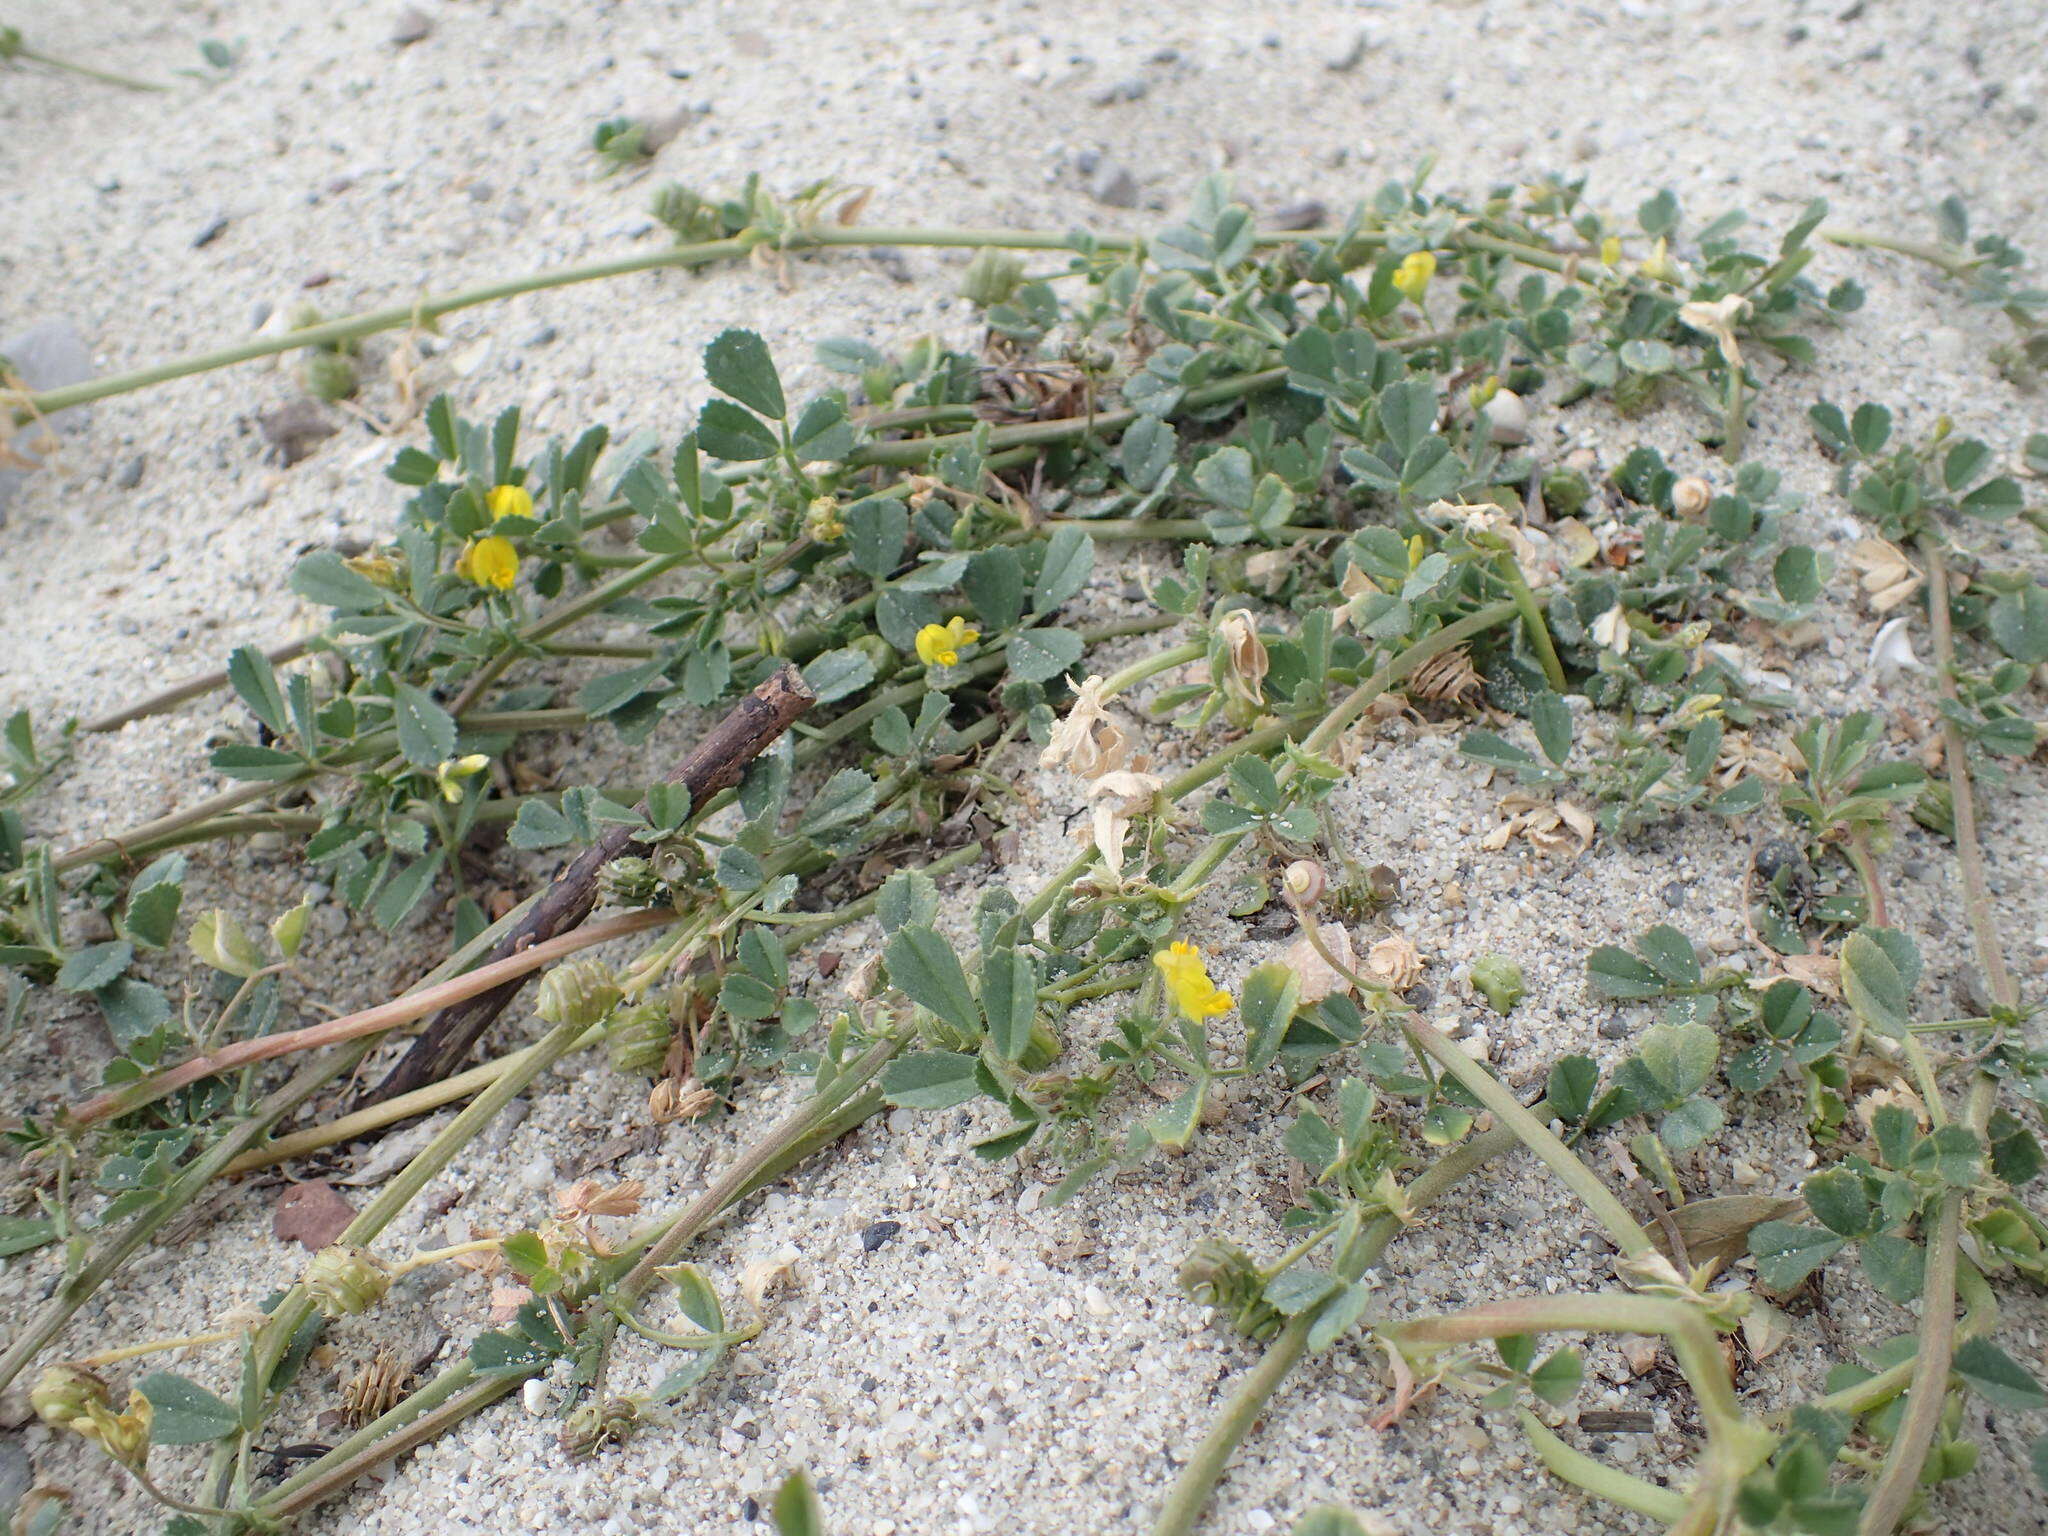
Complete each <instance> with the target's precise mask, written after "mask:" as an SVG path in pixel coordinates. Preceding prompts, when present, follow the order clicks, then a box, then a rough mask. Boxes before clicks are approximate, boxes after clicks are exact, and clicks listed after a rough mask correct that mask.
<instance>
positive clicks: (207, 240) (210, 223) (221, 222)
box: [192, 213, 228, 251]
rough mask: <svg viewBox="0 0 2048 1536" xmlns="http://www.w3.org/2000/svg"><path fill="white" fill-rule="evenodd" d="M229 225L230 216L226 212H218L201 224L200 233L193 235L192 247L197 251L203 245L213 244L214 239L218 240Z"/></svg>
mask: <svg viewBox="0 0 2048 1536" xmlns="http://www.w3.org/2000/svg"><path fill="white" fill-rule="evenodd" d="M227 227H228V216H227V215H226V214H224V213H216V214H215V215H214V216H213V217H212V218H210V219H208V220H207V221H206V222H205V223H204V224H203V225H201V226H200V229H199V233H198V234H196V235H194V236H193V237H192V249H193V250H195V251H196V250H198V249H199V248H200V247H201V246H202V245H211V244H213V242H214V241H216V240H218V239H219V238H220V237H221V236H222V234H224V233H225V232H226V230H227Z"/></svg>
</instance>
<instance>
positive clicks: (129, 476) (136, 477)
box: [114, 453, 149, 491]
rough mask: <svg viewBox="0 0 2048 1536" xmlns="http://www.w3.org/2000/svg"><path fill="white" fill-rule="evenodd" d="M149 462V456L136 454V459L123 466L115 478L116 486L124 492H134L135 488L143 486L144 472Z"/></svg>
mask: <svg viewBox="0 0 2048 1536" xmlns="http://www.w3.org/2000/svg"><path fill="white" fill-rule="evenodd" d="M148 462H149V461H148V456H147V455H145V454H140V453H138V454H136V455H135V457H134V458H132V459H130V460H129V461H128V462H127V463H126V464H123V465H122V466H121V470H120V473H118V474H117V475H115V476H114V484H115V485H117V486H119V487H120V488H121V489H122V490H124V491H132V490H134V489H135V487H137V486H138V485H140V484H142V471H143V469H144V467H145V466H146V465H147V464H148Z"/></svg>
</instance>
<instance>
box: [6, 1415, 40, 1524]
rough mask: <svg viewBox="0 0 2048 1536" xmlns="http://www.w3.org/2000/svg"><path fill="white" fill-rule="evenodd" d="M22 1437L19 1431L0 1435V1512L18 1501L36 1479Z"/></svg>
mask: <svg viewBox="0 0 2048 1536" xmlns="http://www.w3.org/2000/svg"><path fill="white" fill-rule="evenodd" d="M23 1438H24V1437H23V1436H22V1435H21V1434H20V1433H19V1432H13V1433H9V1434H4V1435H0V1514H4V1513H6V1512H7V1511H9V1510H11V1509H13V1508H14V1506H15V1505H16V1504H18V1503H20V1502H21V1496H22V1495H23V1494H24V1493H27V1492H28V1490H29V1488H30V1486H31V1485H33V1484H34V1482H35V1480H36V1475H35V1472H34V1470H33V1469H31V1468H30V1466H29V1464H28V1447H27V1446H26V1445H24V1444H23V1443H22V1441H23Z"/></svg>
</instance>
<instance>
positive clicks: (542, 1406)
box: [519, 1376, 554, 1419]
mask: <svg viewBox="0 0 2048 1536" xmlns="http://www.w3.org/2000/svg"><path fill="white" fill-rule="evenodd" d="M552 1396H554V1393H553V1390H552V1389H551V1388H550V1387H549V1386H548V1384H547V1383H546V1382H545V1381H543V1380H542V1379H541V1378H540V1377H538V1376H536V1377H534V1378H533V1379H532V1380H530V1381H528V1382H527V1383H526V1385H524V1386H523V1387H521V1388H520V1389H519V1406H520V1407H522V1408H524V1409H525V1410H526V1411H527V1412H528V1413H530V1414H532V1415H533V1416H534V1417H535V1418H536V1419H539V1418H545V1417H546V1416H547V1411H548V1399H549V1398H551V1397H552Z"/></svg>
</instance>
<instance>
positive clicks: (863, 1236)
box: [860, 1221, 903, 1253]
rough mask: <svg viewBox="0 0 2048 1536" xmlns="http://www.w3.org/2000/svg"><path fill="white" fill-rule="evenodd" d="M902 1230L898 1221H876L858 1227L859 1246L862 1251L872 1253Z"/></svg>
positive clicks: (901, 1224) (901, 1225)
mask: <svg viewBox="0 0 2048 1536" xmlns="http://www.w3.org/2000/svg"><path fill="white" fill-rule="evenodd" d="M902 1230H903V1223H902V1222H900V1221H877V1222H872V1223H870V1224H869V1225H867V1226H865V1227H862V1228H861V1229H860V1247H861V1252H863V1253H873V1252H874V1251H875V1250H876V1249H877V1248H879V1247H881V1246H882V1244H884V1243H886V1242H888V1241H889V1239H890V1238H892V1237H894V1236H895V1235H896V1234H897V1233H898V1232H901V1231H902Z"/></svg>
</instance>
